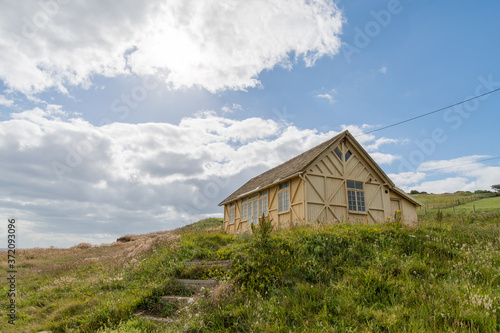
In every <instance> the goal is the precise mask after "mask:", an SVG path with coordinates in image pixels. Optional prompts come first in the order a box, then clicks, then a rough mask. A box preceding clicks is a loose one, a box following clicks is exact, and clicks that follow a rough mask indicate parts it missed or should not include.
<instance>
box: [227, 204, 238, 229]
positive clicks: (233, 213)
mask: <svg viewBox="0 0 500 333" xmlns="http://www.w3.org/2000/svg"><path fill="white" fill-rule="evenodd" d="M228 217H229V224H233V223H234V221H235V219H236V202H232V203H230V204H229V210H228ZM231 220H232V221H231Z"/></svg>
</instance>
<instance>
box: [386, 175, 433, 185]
mask: <svg viewBox="0 0 500 333" xmlns="http://www.w3.org/2000/svg"><path fill="white" fill-rule="evenodd" d="M388 176H389V178H391V179H392V181H393V182H394V184H396V186H398V187H406V185H411V184H416V183H418V182H420V181H422V180H424V179H425V173H423V172H402V173H390V174H388Z"/></svg>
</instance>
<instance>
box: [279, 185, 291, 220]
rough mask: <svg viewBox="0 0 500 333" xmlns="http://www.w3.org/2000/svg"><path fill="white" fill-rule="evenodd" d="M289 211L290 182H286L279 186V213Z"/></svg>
mask: <svg viewBox="0 0 500 333" xmlns="http://www.w3.org/2000/svg"><path fill="white" fill-rule="evenodd" d="M285 208H286V209H285ZM289 211H290V181H286V182H284V183H281V184H279V185H278V213H286V212H289Z"/></svg>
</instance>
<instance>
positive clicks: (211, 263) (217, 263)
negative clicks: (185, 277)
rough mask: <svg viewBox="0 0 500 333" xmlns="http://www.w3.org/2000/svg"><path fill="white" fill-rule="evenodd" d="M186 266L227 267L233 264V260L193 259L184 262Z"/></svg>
mask: <svg viewBox="0 0 500 333" xmlns="http://www.w3.org/2000/svg"><path fill="white" fill-rule="evenodd" d="M184 266H185V267H192V266H200V267H204V268H210V267H222V268H227V267H229V266H231V260H193V261H189V262H185V263H184Z"/></svg>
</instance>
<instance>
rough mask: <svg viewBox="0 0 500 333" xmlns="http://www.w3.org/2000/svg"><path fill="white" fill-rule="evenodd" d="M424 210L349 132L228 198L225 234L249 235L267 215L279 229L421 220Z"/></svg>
mask: <svg viewBox="0 0 500 333" xmlns="http://www.w3.org/2000/svg"><path fill="white" fill-rule="evenodd" d="M420 205H422V204H421V203H420V202H419V201H417V200H415V199H414V198H412V197H411V196H410V195H408V194H406V193H405V192H403V191H402V190H400V189H399V188H397V187H396V186H395V185H394V183H393V182H392V181H391V180H390V179H389V177H388V176H387V175H386V174H385V173H384V171H382V169H381V168H380V167H379V166H378V165H377V163H375V161H374V160H373V159H372V158H371V157H370V155H368V153H367V152H366V151H365V150H364V149H363V147H362V146H361V145H360V144H359V143H358V142H357V141H356V139H354V137H353V136H352V135H351V134H350V133H349V131H347V130H346V131H344V132H342V133H340V134H338V135H337V136H335V137H333V138H331V139H330V140H328V141H325V142H323V143H322V144H320V145H318V146H316V147H314V148H312V149H310V150H308V151H306V152H305V153H302V154H300V155H298V156H296V157H294V158H292V159H291V160H289V161H287V162H285V163H283V164H281V165H278V166H277V167H275V168H273V169H270V170H268V171H266V172H264V173H262V174H260V175H258V176H257V177H255V178H252V179H250V180H249V181H248V182H247V183H246V184H244V185H243V186H241V187H240V188H239V189H238V190H236V191H235V192H234V193H232V194H231V195H230V196H228V197H227V198H226V199H224V201H222V202H221V203H220V204H219V206H224V230H225V231H226V232H229V233H236V232H244V231H247V230H248V229H249V228H250V225H251V224H253V223H258V219H259V217H261V216H262V214H264V215H266V216H269V217H270V218H271V219H272V220H273V222H274V223H275V224H276V225H277V226H278V227H286V226H289V225H290V224H301V223H315V222H321V223H333V222H342V221H349V222H365V223H378V222H383V221H387V220H388V219H387V218H390V219H391V220H393V219H394V215H395V211H401V214H402V220H403V221H404V222H406V223H411V222H416V221H417V210H416V208H417V206H420Z"/></svg>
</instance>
